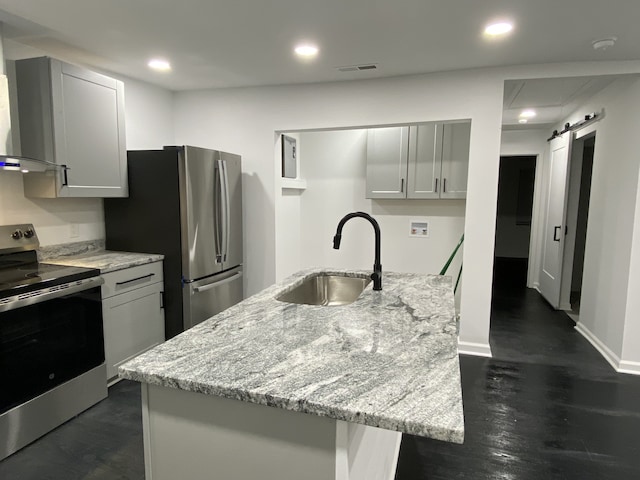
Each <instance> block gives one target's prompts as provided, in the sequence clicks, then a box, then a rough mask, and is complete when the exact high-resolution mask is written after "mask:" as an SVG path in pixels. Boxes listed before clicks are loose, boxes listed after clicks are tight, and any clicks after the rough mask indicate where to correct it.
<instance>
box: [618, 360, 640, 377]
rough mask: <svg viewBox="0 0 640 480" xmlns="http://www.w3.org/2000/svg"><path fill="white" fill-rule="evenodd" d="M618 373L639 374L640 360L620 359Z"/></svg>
mask: <svg viewBox="0 0 640 480" xmlns="http://www.w3.org/2000/svg"><path fill="white" fill-rule="evenodd" d="M618 372H619V373H629V374H631V375H640V362H631V361H629V360H621V361H620V367H619V368H618Z"/></svg>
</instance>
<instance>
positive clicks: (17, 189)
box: [0, 78, 173, 245]
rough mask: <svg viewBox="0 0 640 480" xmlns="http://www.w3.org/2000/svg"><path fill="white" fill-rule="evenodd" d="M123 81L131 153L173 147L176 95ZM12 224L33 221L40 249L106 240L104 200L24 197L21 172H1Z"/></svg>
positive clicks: (5, 214)
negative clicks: (74, 233)
mask: <svg viewBox="0 0 640 480" xmlns="http://www.w3.org/2000/svg"><path fill="white" fill-rule="evenodd" d="M120 79H121V80H123V81H124V83H125V121H126V135H127V149H142V148H159V147H161V146H163V145H165V144H171V143H173V119H172V115H171V112H172V108H173V104H172V102H173V100H172V93H171V92H169V91H168V90H165V89H162V88H159V87H155V86H152V85H149V84H145V83H142V82H138V81H136V80H132V79H127V78H120ZM14 123H15V122H14ZM14 128H15V125H14ZM13 223H33V224H34V226H35V227H36V231H37V232H38V237H39V239H40V243H41V245H55V244H58V243H67V242H78V241H83V240H93V239H97V238H104V211H103V207H102V199H101V198H55V199H32V198H25V196H24V190H23V181H22V174H21V173H20V172H0V225H9V224H13ZM70 224H77V225H78V227H79V236H77V237H72V236H71V230H70Z"/></svg>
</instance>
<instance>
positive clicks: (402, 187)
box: [400, 178, 404, 193]
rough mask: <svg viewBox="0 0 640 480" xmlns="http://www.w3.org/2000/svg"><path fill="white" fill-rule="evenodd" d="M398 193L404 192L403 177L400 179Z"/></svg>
mask: <svg viewBox="0 0 640 480" xmlns="http://www.w3.org/2000/svg"><path fill="white" fill-rule="evenodd" d="M400 193H404V178H401V179H400Z"/></svg>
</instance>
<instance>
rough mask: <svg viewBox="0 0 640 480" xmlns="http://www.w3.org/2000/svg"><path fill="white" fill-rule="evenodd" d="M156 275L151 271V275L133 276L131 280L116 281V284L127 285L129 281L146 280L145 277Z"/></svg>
mask: <svg viewBox="0 0 640 480" xmlns="http://www.w3.org/2000/svg"><path fill="white" fill-rule="evenodd" d="M154 275H155V273H150V274H149V275H143V276H141V277H137V278H132V279H131V280H125V281H124V282H116V285H126V284H127V283H131V282H137V281H138V280H144V279H145V278H151V277H153V276H154Z"/></svg>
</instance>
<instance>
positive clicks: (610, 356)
mask: <svg viewBox="0 0 640 480" xmlns="http://www.w3.org/2000/svg"><path fill="white" fill-rule="evenodd" d="M575 329H576V330H577V331H578V332H579V333H580V334H581V335H582V336H583V337H584V338H586V339H587V340H588V341H589V343H590V344H591V345H593V347H594V348H595V349H596V350H598V352H600V354H601V355H602V356H603V357H604V359H605V360H606V361H607V362H609V363H610V364H611V366H612V367H613V368H614V370H615V371H616V372H619V371H620V357H618V356H617V355H616V354H615V353H613V352H612V351H611V349H610V348H609V347H607V346H606V345H605V344H604V343H602V341H601V340H600V339H599V338H598V337H596V336H595V335H594V334H593V332H592V331H591V330H589V329H588V328H587V327H585V326H584V324H583V323H580V322H578V323H577V324H576V326H575Z"/></svg>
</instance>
